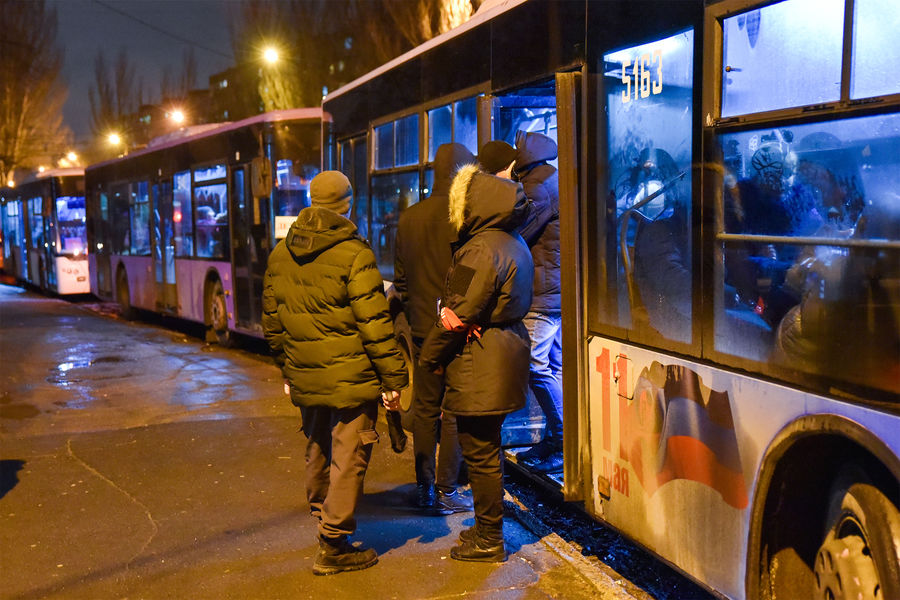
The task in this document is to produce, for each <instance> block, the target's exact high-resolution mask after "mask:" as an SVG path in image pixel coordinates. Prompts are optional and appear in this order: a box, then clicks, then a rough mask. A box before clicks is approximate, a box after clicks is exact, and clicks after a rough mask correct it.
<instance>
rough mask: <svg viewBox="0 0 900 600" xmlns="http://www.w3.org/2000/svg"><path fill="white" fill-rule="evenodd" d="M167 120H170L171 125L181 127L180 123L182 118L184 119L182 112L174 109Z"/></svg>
mask: <svg viewBox="0 0 900 600" xmlns="http://www.w3.org/2000/svg"><path fill="white" fill-rule="evenodd" d="M169 118H170V119H172V122H173V123H177V124H178V125H181V124H182V123H184V118H185V117H184V111H182V110H179V109H177V108H176V109H175V110H173V111H172V112H170V113H169Z"/></svg>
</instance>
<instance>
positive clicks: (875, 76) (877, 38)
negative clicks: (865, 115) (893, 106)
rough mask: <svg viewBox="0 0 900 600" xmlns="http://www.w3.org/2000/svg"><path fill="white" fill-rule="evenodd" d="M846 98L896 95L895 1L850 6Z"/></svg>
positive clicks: (899, 81) (899, 22)
mask: <svg viewBox="0 0 900 600" xmlns="http://www.w3.org/2000/svg"><path fill="white" fill-rule="evenodd" d="M854 11H855V12H854V16H853V51H852V53H851V55H850V56H851V60H852V63H853V64H852V67H851V75H850V97H851V98H854V99H856V98H866V97H870V96H884V95H888V94H900V77H897V65H898V64H900V44H898V43H897V32H898V31H900V10H897V2H896V0H857V1H856V2H855V3H854Z"/></svg>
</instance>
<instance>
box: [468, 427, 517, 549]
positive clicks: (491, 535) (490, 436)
mask: <svg viewBox="0 0 900 600" xmlns="http://www.w3.org/2000/svg"><path fill="white" fill-rule="evenodd" d="M505 418H506V415H486V416H463V415H456V424H457V427H458V428H459V443H460V446H462V453H463V458H465V459H466V466H467V467H468V469H469V482H470V483H471V484H472V499H473V500H474V501H475V525H476V527H477V528H478V531H479V533H480V534H481V535H482V536H483V537H485V538H487V539H489V540H491V541H500V540H502V539H503V456H502V453H501V449H500V428H501V427H503V420H504V419H505Z"/></svg>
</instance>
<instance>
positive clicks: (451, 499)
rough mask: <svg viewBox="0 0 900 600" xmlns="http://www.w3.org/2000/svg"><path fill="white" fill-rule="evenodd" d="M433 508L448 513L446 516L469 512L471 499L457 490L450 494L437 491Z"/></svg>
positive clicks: (471, 504)
mask: <svg viewBox="0 0 900 600" xmlns="http://www.w3.org/2000/svg"><path fill="white" fill-rule="evenodd" d="M435 506H436V507H437V508H438V510H447V511H450V512H449V513H448V514H453V513H461V512H469V511H471V510H472V506H473V502H472V498H470V497H469V496H466V495H464V494H463V493H462V492H460V491H459V490H453V491H452V492H450V493H447V492H442V491H441V490H438V493H437V502H436V503H435Z"/></svg>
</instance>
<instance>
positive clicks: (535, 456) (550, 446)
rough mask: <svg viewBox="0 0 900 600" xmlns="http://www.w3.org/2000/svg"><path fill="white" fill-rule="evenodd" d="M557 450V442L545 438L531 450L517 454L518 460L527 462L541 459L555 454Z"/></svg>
mask: <svg viewBox="0 0 900 600" xmlns="http://www.w3.org/2000/svg"><path fill="white" fill-rule="evenodd" d="M556 450H557V445H556V443H554V442H551V441H550V440H548V439H547V438H544V439H543V440H541V441H540V442H538V443H537V444H535V445H534V446H532V447H531V449H530V450H525V451H524V452H519V453H518V454H516V461H517V462H520V463H526V464H527V463H533V462H537V461H541V460H544V459H545V458H547V457H548V456H550V455H551V454H553V452H555V451H556Z"/></svg>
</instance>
